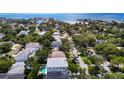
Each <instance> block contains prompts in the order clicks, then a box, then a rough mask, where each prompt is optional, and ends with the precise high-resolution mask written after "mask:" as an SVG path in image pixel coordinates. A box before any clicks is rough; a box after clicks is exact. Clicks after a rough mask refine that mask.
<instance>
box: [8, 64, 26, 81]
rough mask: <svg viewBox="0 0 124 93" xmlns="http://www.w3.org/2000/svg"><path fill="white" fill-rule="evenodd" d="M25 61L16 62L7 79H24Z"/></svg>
mask: <svg viewBox="0 0 124 93" xmlns="http://www.w3.org/2000/svg"><path fill="white" fill-rule="evenodd" d="M24 65H25V64H24V62H20V63H15V64H13V66H12V67H11V69H10V71H8V73H7V79H23V78H24V69H25V68H24Z"/></svg>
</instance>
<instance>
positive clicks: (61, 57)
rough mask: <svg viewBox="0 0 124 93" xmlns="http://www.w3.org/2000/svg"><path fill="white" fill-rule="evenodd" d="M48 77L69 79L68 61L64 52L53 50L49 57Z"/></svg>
mask: <svg viewBox="0 0 124 93" xmlns="http://www.w3.org/2000/svg"><path fill="white" fill-rule="evenodd" d="M46 67H47V76H46V78H47V79H67V78H68V73H67V70H68V63H67V59H66V57H65V54H64V52H62V51H53V52H52V53H51V54H50V55H49V58H48V59H47V66H46Z"/></svg>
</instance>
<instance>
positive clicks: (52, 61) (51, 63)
mask: <svg viewBox="0 0 124 93" xmlns="http://www.w3.org/2000/svg"><path fill="white" fill-rule="evenodd" d="M47 67H68V63H67V59H66V58H48V59H47Z"/></svg>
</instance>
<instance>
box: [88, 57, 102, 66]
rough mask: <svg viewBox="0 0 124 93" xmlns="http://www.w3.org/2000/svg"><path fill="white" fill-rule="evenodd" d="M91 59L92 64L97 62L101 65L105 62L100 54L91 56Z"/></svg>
mask: <svg viewBox="0 0 124 93" xmlns="http://www.w3.org/2000/svg"><path fill="white" fill-rule="evenodd" d="M89 59H90V60H91V62H92V64H95V65H100V64H102V63H103V62H104V59H103V57H102V56H99V55H94V56H91V57H89Z"/></svg>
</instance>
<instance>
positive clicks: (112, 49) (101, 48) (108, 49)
mask: <svg viewBox="0 0 124 93" xmlns="http://www.w3.org/2000/svg"><path fill="white" fill-rule="evenodd" d="M95 50H96V52H97V53H98V54H102V55H104V56H105V57H108V56H114V55H118V52H119V49H118V48H117V46H116V45H114V44H112V43H102V44H98V45H96V46H95Z"/></svg>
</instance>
